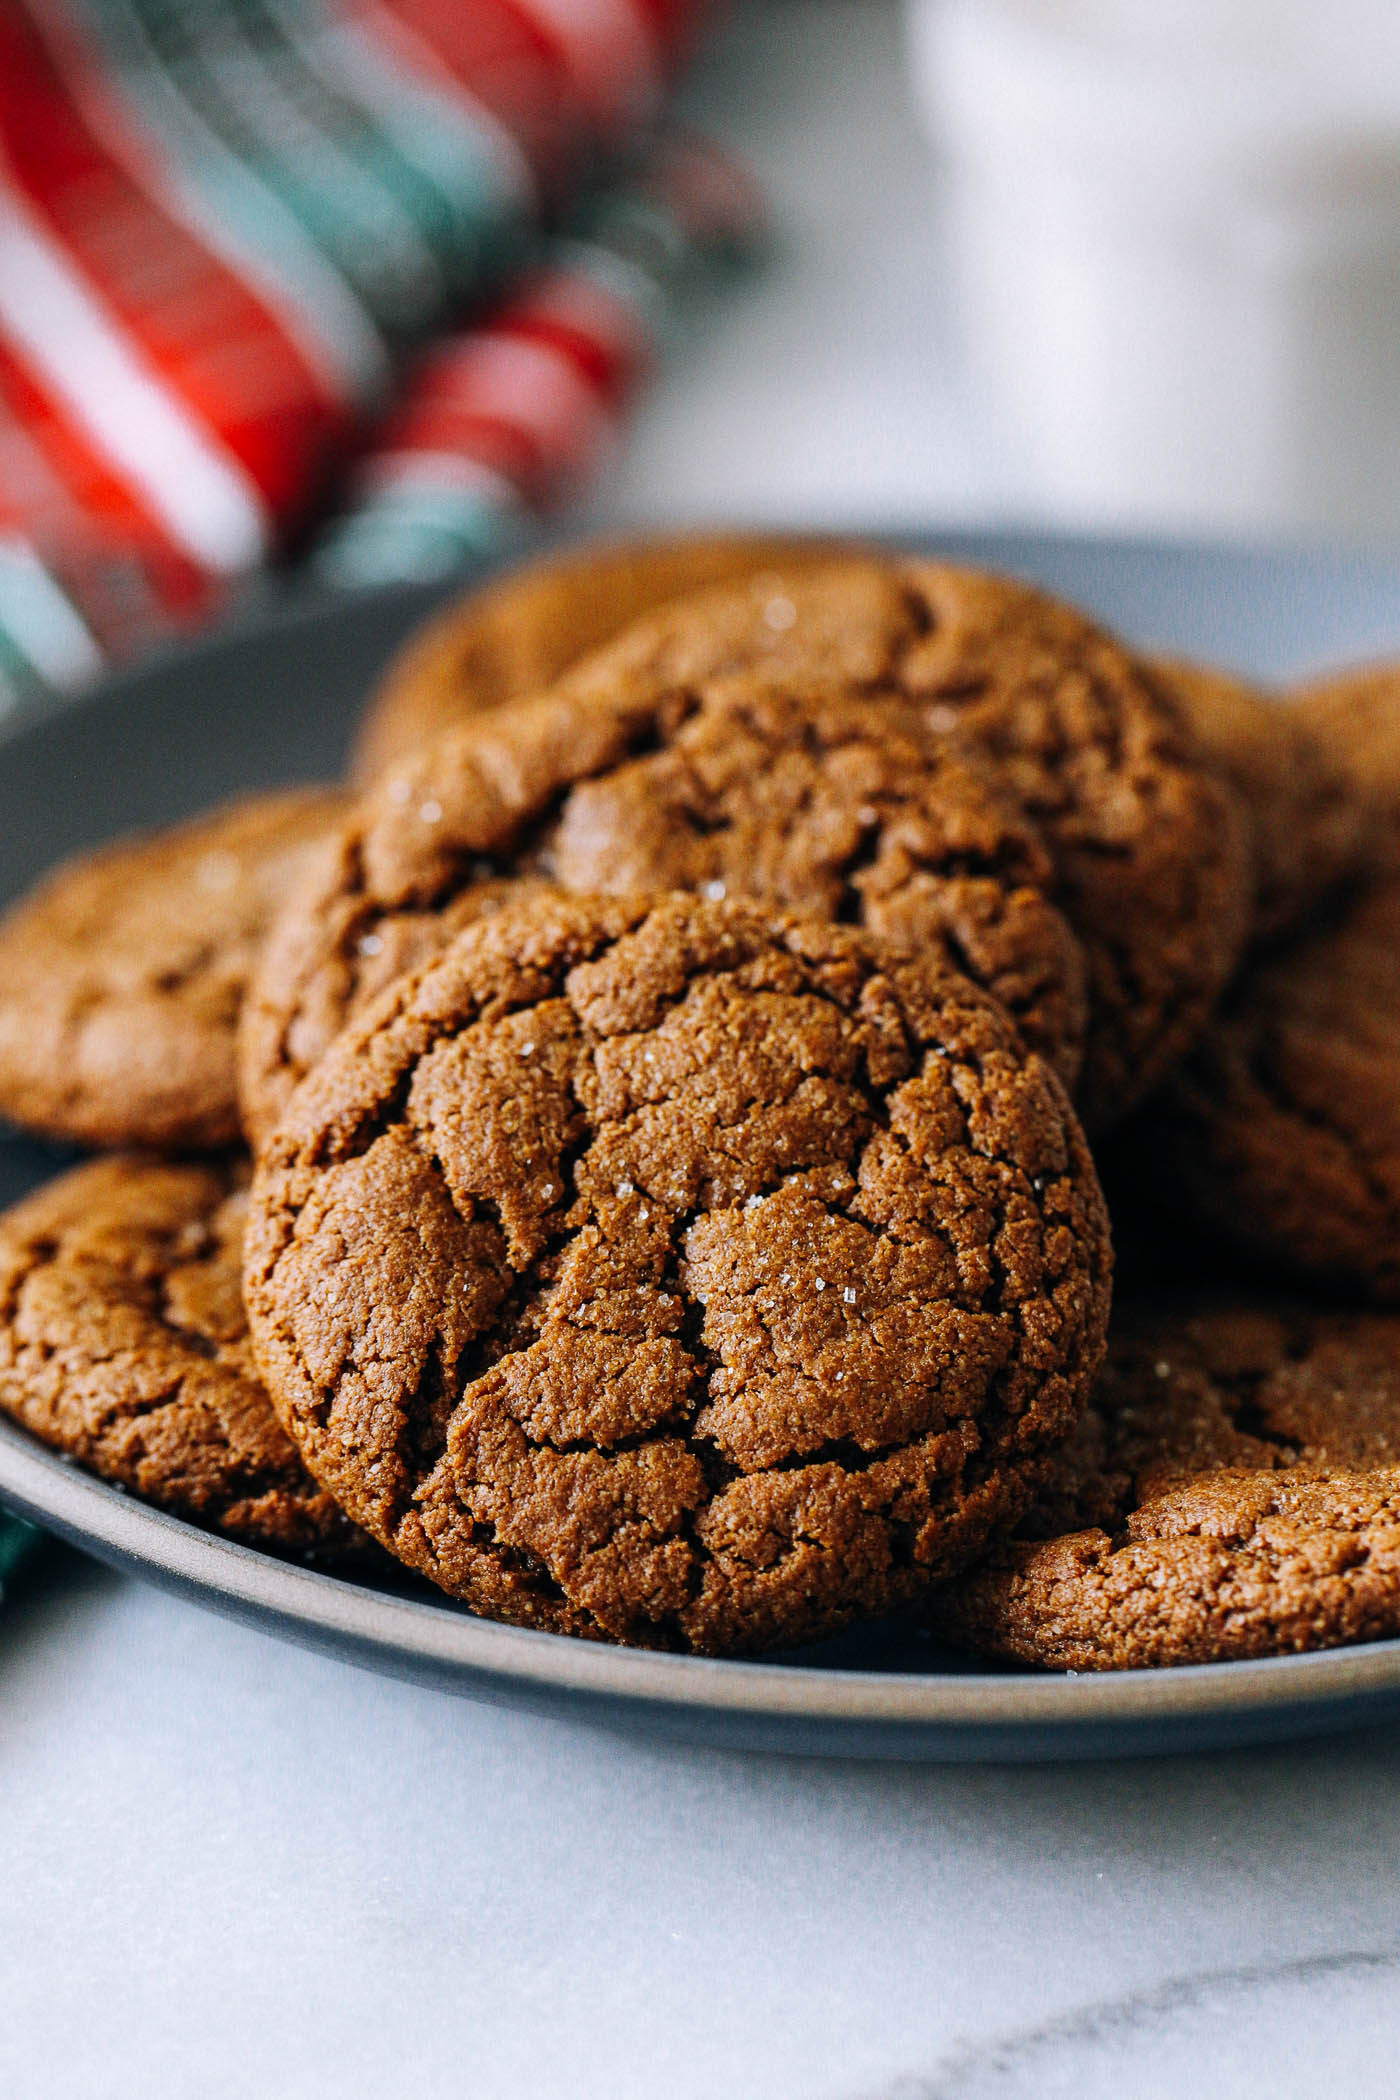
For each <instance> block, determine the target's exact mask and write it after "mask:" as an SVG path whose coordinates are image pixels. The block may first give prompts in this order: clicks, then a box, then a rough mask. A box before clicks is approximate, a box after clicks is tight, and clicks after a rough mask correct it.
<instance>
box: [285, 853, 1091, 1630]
mask: <svg viewBox="0 0 1400 2100" xmlns="http://www.w3.org/2000/svg"><path fill="white" fill-rule="evenodd" d="M1109 1267H1110V1256H1109V1252H1108V1236H1107V1221H1106V1217H1105V1214H1104V1211H1103V1207H1102V1199H1101V1197H1100V1194H1099V1191H1098V1186H1097V1182H1096V1179H1095V1176H1094V1171H1093V1166H1092V1162H1091V1161H1090V1158H1089V1155H1088V1151H1087V1148H1086V1146H1085V1143H1084V1140H1083V1136H1082V1133H1081V1132H1080V1130H1079V1127H1078V1124H1077V1122H1076V1120H1075V1118H1074V1116H1073V1113H1072V1111H1071V1110H1070V1108H1069V1105H1068V1102H1067V1099H1066V1097H1065V1094H1064V1091H1063V1089H1062V1088H1061V1086H1060V1085H1059V1083H1058V1081H1057V1080H1056V1079H1055V1077H1054V1075H1053V1074H1052V1073H1051V1071H1050V1070H1049V1068H1048V1067H1047V1066H1046V1065H1045V1064H1044V1062H1043V1061H1042V1060H1041V1059H1039V1058H1038V1057H1036V1056H1034V1055H1033V1054H1032V1053H1028V1052H1026V1051H1025V1050H1024V1049H1023V1048H1022V1046H1021V1045H1020V1044H1019V1043H1018V1041H1017V1040H1016V1038H1015V1036H1014V1034H1013V1032H1012V1031H1011V1029H1010V1028H1009V1026H1008V1024H1007V1022H1006V1019H1005V1017H1004V1015H1003V1014H1002V1013H1001V1012H1000V1011H999V1009H997V1008H996V1007H995V1006H994V1005H993V1004H992V1002H991V1001H990V1000H988V999H987V998H986V997H985V996H984V995H983V994H981V993H979V992H978V991H977V990H976V988H975V987H973V986H972V985H970V984H969V983H967V982H966V981H965V980H962V979H958V978H954V977H950V976H947V975H940V974H939V973H937V972H935V971H932V970H930V969H929V968H928V967H927V966H925V965H921V964H919V963H917V962H915V961H912V960H910V959H908V958H906V957H903V956H901V955H899V954H898V952H896V951H892V950H889V949H887V948H884V947H883V946H882V945H881V944H880V943H878V942H876V941H874V940H872V939H871V938H870V937H869V936H867V935H864V934H861V933H858V932H855V931H852V930H850V929H846V928H842V927H837V926H833V925H830V924H828V923H825V922H820V921H816V920H811V919H801V918H796V917H790V916H787V915H778V914H774V913H771V912H765V911H764V910H762V909H761V908H759V907H756V906H751V905H739V904H734V903H710V902H706V901H704V900H700V899H696V898H692V897H684V896H676V897H670V898H666V899H663V900H660V901H658V902H651V903H649V902H647V901H646V900H640V901H638V900H624V899H620V898H619V899H606V898H598V899H585V898H573V897H567V896H564V895H562V894H560V895H556V896H555V897H552V898H541V899H537V900H535V901H534V902H532V903H530V904H528V905H523V906H519V907H516V908H513V909H511V910H509V911H505V912H502V913H500V914H499V915H498V916H497V917H495V918H493V919H490V920H487V921H485V922H483V923H481V924H479V925H477V926H475V927H472V928H469V929H468V930H467V931H466V932H464V933H462V934H460V935H458V936H457V938H456V939H455V940H454V942H453V943H452V944H451V946H450V947H449V948H448V949H447V950H446V951H445V952H444V953H443V954H442V955H441V956H440V957H439V958H438V960H436V961H435V962H433V963H431V964H429V965H427V966H425V967H424V968H423V969H421V970H419V971H417V972H416V973H413V974H412V975H410V976H408V977H407V978H404V979H400V980H399V981H398V982H397V983H396V984H395V985H394V986H392V987H391V988H390V989H389V990H388V991H387V992H386V993H384V994H383V995H382V997H381V998H380V1000H379V1001H378V1002H376V1004H375V1005H374V1006H373V1007H372V1008H371V1009H370V1010H369V1011H368V1012H367V1013H366V1014H365V1015H363V1016H362V1017H361V1019H360V1020H359V1021H357V1022H355V1023H353V1024H352V1025H351V1027H350V1028H349V1029H348V1030H347V1031H346V1032H345V1033H344V1034H343V1035H342V1036H341V1037H340V1039H339V1040H338V1041H337V1042H336V1044H335V1045H334V1046H333V1047H332V1049H331V1050H330V1051H329V1052H328V1053H327V1055H326V1057H325V1058H324V1059H323V1060H322V1062H321V1063H320V1065H319V1066H318V1067H317V1069H316V1071H315V1072H314V1073H313V1074H312V1075H311V1076H310V1077H309V1078H308V1079H307V1081H306V1082H305V1083H304V1085H303V1086H302V1087H301V1088H300V1089H299V1090H298V1092H297V1094H296V1095H295V1097H294V1098H293V1100H292V1103H291V1105H290V1107H289V1109H288V1111H287V1114H286V1116H285V1118H284V1120H283V1122H282V1123H281V1124H280V1126H279V1127H278V1130H277V1131H276V1133H275V1135H274V1137H273V1139H272V1140H271V1142H270V1144H269V1146H268V1147H267V1149H266V1150H265V1151H264V1153H263V1154H262V1156H261V1158H260V1161H259V1165H258V1170H257V1175H256V1178H255V1183H254V1195H253V1206H252V1215H251V1219H250V1226H249V1232H248V1238H247V1252H246V1267H245V1279H244V1280H245V1292H246V1296H247V1302H248V1307H249V1317H250V1322H251V1325H252V1329H253V1335H254V1342H255V1347H256V1350H257V1355H258V1362H259V1365H260V1368H261V1370H262V1373H263V1375H264V1377H265V1379H266V1380H267V1383H268V1388H269V1390H270V1391H271V1392H272V1393H273V1395H274V1398H275V1402H276V1405H277V1407H278V1410H279V1413H280V1414H281V1416H282V1418H283V1420H284V1422H285V1423H286V1424H287V1426H288V1427H289V1429H290V1430H291V1432H292V1434H293V1435H294V1437H295V1438H296V1440H297V1442H298V1443H299V1445H300V1447H301V1449H302V1452H303V1455H304V1456H305V1458H306V1461H307V1463H308V1465H309V1466H310V1468H311V1470H312V1471H313V1472H314V1473H315V1474H316V1475H317V1476H318V1478H320V1479H321V1480H322V1481H324V1482H325V1484H326V1485H327V1486H328V1487H329V1488H330V1489H331V1490H332V1491H333V1492H334V1493H335V1494H336V1496H337V1497H338V1499H340V1500H341V1501H342V1502H343V1503H344V1506H345V1507H346V1509H347V1510H348V1511H349V1512H350V1513H351V1514H352V1515H353V1516H354V1517H355V1518H356V1519H357V1520H358V1521H359V1522H361V1523H363V1524H364V1525H365V1527H366V1528H367V1529H368V1530H369V1531H371V1532H372V1533H373V1534H374V1535H375V1536H376V1537H377V1538H379V1539H380V1540H381V1541H382V1542H383V1543H384V1544H385V1545H387V1546H389V1547H390V1548H391V1550H392V1551H394V1552H395V1553H397V1554H398V1555H399V1557H400V1558H401V1559H402V1560H404V1561H405V1562H407V1563H408V1565H410V1566H411V1567H414V1568H416V1569H418V1570H420V1571H421V1572H422V1573H424V1574H426V1575H428V1576H429V1577H430V1578H431V1579H432V1580H433V1581H435V1582H436V1583H438V1584H439V1585H440V1586H441V1587H443V1588H444V1589H447V1590H449V1591H450V1592H452V1593H453V1594H454V1595H456V1596H458V1597H460V1598H463V1599H465V1600H466V1601H467V1602H468V1603H469V1604H471V1605H472V1606H473V1607H474V1608H475V1609H477V1610H479V1611H481V1612H483V1613H486V1614H488V1615H490V1616H494V1617H500V1618H506V1619H511V1620H515V1621H517V1622H520V1623H523V1624H527V1625H533V1626H537V1627H543V1628H547V1629H551V1630H554V1631H562V1632H572V1633H581V1634H586V1635H590V1636H593V1637H597V1638H606V1639H612V1640H618V1641H626V1642H633V1643H640V1644H645V1645H653V1646H661V1647H670V1648H679V1649H694V1650H700V1651H706V1652H742V1651H745V1650H754V1649H759V1648H764V1647H771V1646H774V1645H779V1644H783V1643H789V1642H795V1641H799V1640H803V1639H807V1638H810V1637H812V1636H815V1635H817V1634H820V1633H822V1632H825V1631H827V1630H830V1629H832V1628H835V1627H836V1626H839V1625H840V1624H842V1623H844V1622H845V1621H847V1620H849V1619H851V1618H853V1617H857V1616H868V1615H872V1614H876V1613H879V1612H882V1611H885V1610H888V1609H890V1608H892V1607H893V1606H896V1605H898V1604H901V1603H907V1602H909V1601H911V1600H913V1599H916V1598H918V1597H919V1596H921V1595H922V1594H923V1592H924V1591H925V1589H926V1587H927V1584H928V1582H929V1580H930V1578H931V1577H932V1576H933V1575H935V1574H937V1573H942V1572H946V1571H949V1570H951V1569H952V1568H954V1567H956V1566H958V1565H961V1564H962V1563H964V1562H965V1561H966V1560H967V1559H968V1558H970V1557H971V1555H972V1554H973V1553H975V1552H976V1550H977V1549H978V1547H979V1545H981V1544H982V1543H983V1542H984V1541H985V1539H986V1538H987V1537H988V1536H989V1534H990V1533H991V1531H992V1530H993V1529H994V1528H995V1527H996V1526H998V1525H1004V1524H1007V1523H1009V1522H1012V1521H1014V1518H1015V1517H1016V1515H1018V1514H1019V1512H1020V1510H1021V1509H1022V1508H1023V1507H1024V1505H1025V1502H1026V1500H1027V1499H1028V1496H1029V1494H1030V1491H1031V1487H1032V1485H1033V1483H1034V1482H1035V1481H1036V1479H1037V1478H1038V1477H1039V1475H1040V1472H1041V1470H1042V1469H1043V1465H1044V1459H1045V1454H1046V1452H1047V1451H1048V1450H1049V1449H1050V1448H1052V1447H1053V1446H1054V1445H1055V1444H1056V1443H1057V1442H1058V1441H1059V1440H1060V1439H1062V1438H1063V1437H1064V1436H1065V1435H1066V1434H1067V1433H1068V1431H1069V1429H1070V1427H1071V1426H1072V1424H1073V1422H1074V1420H1075V1418H1076V1415H1077V1413H1078V1411H1079V1409H1080V1407H1081V1405H1082V1403H1083V1398H1084V1395H1085V1393H1086V1392H1087V1390H1088V1387H1089V1384H1090V1383H1091V1382H1092V1378H1093V1375H1094V1372H1095V1369H1096V1367H1097V1364H1098V1361H1099V1356H1100V1352H1101V1346H1102V1336H1103V1329H1104V1325H1105V1322H1106V1315H1107V1301H1108V1278H1109Z"/></svg>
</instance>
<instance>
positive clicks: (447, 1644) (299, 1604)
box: [0, 1418, 1400, 1733]
mask: <svg viewBox="0 0 1400 2100" xmlns="http://www.w3.org/2000/svg"><path fill="white" fill-rule="evenodd" d="M0 1494H3V1495H4V1496H5V1498H6V1499H7V1501H9V1503H10V1504H11V1506H12V1507H16V1508H17V1509H18V1510H19V1512H20V1514H22V1515H25V1516H29V1517H32V1518H34V1519H35V1520H37V1521H38V1522H39V1523H41V1524H48V1525H49V1526H51V1527H52V1528H54V1529H56V1530H57V1531H58V1532H59V1534H60V1535H61V1536H63V1537H65V1538H67V1539H68V1540H70V1542H72V1543H73V1544H76V1545H79V1546H81V1547H83V1548H85V1549H86V1550H89V1551H96V1552H97V1553H98V1554H99V1557H101V1558H104V1559H109V1560H110V1561H112V1562H115V1563H116V1564H119V1565H121V1566H124V1567H128V1568H133V1569H136V1570H139V1571H144V1572H145V1574H146V1575H147V1576H148V1577H149V1578H153V1579H156V1580H158V1581H161V1582H163V1583H165V1584H166V1585H167V1586H170V1587H174V1588H177V1589H178V1590H180V1591H181V1592H182V1593H184V1594H186V1595H189V1596H192V1597H194V1598H195V1599H197V1600H198V1601H200V1602H203V1603H204V1604H206V1605H208V1606H210V1607H212V1608H215V1609H222V1610H224V1611H228V1610H229V1609H230V1608H232V1609H233V1610H234V1611H235V1612H236V1613H237V1615H238V1616H240V1617H244V1618H248V1619H250V1620H253V1621H255V1622H256V1621H259V1620H266V1619H267V1618H269V1617H270V1618H271V1619H273V1620H274V1621H276V1622H277V1624H278V1626H279V1629H281V1628H285V1629H287V1630H288V1631H289V1632H295V1631H298V1630H299V1631H301V1632H302V1633H304V1634H306V1635H309V1636H320V1637H321V1638H322V1639H323V1640H325V1641H328V1642H331V1643H334V1644H337V1645H339V1646H344V1645H346V1644H348V1645H349V1647H350V1648H351V1650H352V1651H354V1652H355V1654H356V1656H357V1658H358V1659H359V1660H361V1661H371V1660H372V1659H384V1658H390V1657H393V1656H400V1657H402V1658H403V1659H405V1660H409V1659H411V1660H413V1661H416V1662H418V1663H420V1664H423V1665H425V1666H427V1667H429V1668H432V1669H435V1670H439V1671H443V1672H446V1673H448V1674H455V1675H459V1676H461V1677H462V1678H463V1679H464V1680H466V1679H468V1678H477V1679H484V1680H486V1681H488V1682H493V1683H498V1684H499V1685H500V1686H501V1687H502V1688H503V1690H504V1689H508V1688H515V1689H517V1690H524V1689H529V1690H531V1691H534V1692H536V1693H540V1694H569V1693H575V1694H583V1695H584V1696H585V1697H586V1698H588V1699H590V1700H603V1701H610V1702H614V1703H617V1702H621V1703H623V1704H624V1705H627V1706H630V1707H634V1708H639V1707H646V1706H652V1707H656V1706H662V1707H666V1708H669V1709H672V1710H680V1711H685V1712H709V1713H712V1714H717V1713H722V1714H727V1715H729V1716H731V1717H734V1718H736V1719H737V1718H746V1719H749V1720H755V1721H763V1720H767V1721H772V1722H806V1723H822V1722H826V1723H834V1724H838V1725H847V1726H851V1725H857V1726H858V1725H860V1724H878V1725H882V1726H891V1725H894V1726H901V1727H908V1728H911V1729H923V1730H929V1729H947V1728H969V1729H971V1728H978V1729H1006V1728H1018V1729H1025V1730H1037V1731H1041V1732H1044V1731H1046V1730H1065V1731H1071V1730H1073V1731H1075V1732H1076V1733H1078V1732H1082V1731H1086V1730H1089V1729H1093V1728H1112V1727H1123V1726H1125V1725H1127V1724H1137V1725H1139V1726H1141V1725H1144V1724H1150V1723H1151V1722H1152V1721H1154V1720H1161V1721H1165V1720H1168V1719H1172V1720H1186V1719H1193V1720H1198V1721H1210V1722H1222V1721H1225V1720H1227V1719H1228V1718H1229V1716H1230V1715H1232V1714H1240V1713H1249V1714H1252V1715H1255V1716H1259V1715H1260V1714H1264V1713H1269V1712H1279V1711H1283V1710H1286V1709H1288V1708H1292V1707H1297V1706H1299V1705H1300V1704H1303V1703H1306V1704H1308V1705H1310V1706H1312V1705H1316V1704H1318V1703H1320V1702H1327V1703H1329V1704H1330V1703H1331V1702H1333V1701H1337V1702H1341V1701H1351V1700H1358V1699H1360V1700H1366V1699H1371V1698H1376V1697H1380V1696H1383V1695H1385V1694H1387V1693H1400V1638H1397V1639H1391V1640H1385V1641H1371V1642H1365V1643H1357V1644H1355V1645H1353V1646H1350V1647H1342V1648H1328V1649H1321V1650H1317V1651H1314V1652H1311V1653H1307V1654H1300V1655H1285V1656H1267V1657H1261V1658H1259V1659H1257V1660H1253V1661H1240V1662H1218V1663H1196V1664H1185V1665H1176V1666H1173V1667H1172V1668H1170V1669H1165V1668H1164V1669H1156V1670H1150V1669H1149V1670H1104V1671H1081V1672H1078V1673H1075V1672H1073V1671H1045V1672H1035V1671H1025V1672H1010V1671H1008V1672H1005V1673H995V1674H982V1673H979V1672H975V1671H967V1672H954V1671H928V1672H912V1671H890V1670H859V1669H854V1670H853V1669H849V1668H846V1667H845V1666H844V1665H843V1666H842V1667H840V1668H837V1669H821V1668H814V1667H812V1666H811V1665H808V1664H801V1663H786V1662H773V1661H765V1660H764V1659H763V1658H761V1657H759V1658H752V1659H750V1658H741V1659H735V1658H729V1659H726V1658H720V1657H711V1656H694V1655H671V1654H665V1653H661V1652H658V1651H656V1650H653V1649H642V1648H621V1647H613V1646H611V1645H609V1644H607V1643H605V1642H601V1641H596V1642H595V1641H581V1640H576V1639H574V1638H572V1637H571V1636H569V1635H567V1634H558V1633H543V1632H537V1631H535V1630H534V1629H532V1628H527V1627H518V1626H510V1625H506V1624H504V1623H502V1622H499V1621H496V1620H491V1619H484V1618H480V1617H478V1616H477V1615H476V1614H475V1613H473V1612H469V1611H467V1610H465V1609H464V1608H463V1607H462V1606H460V1605H456V1604H453V1603H452V1602H451V1601H450V1600H447V1599H444V1601H443V1602H442V1603H441V1604H438V1603H437V1602H435V1601H434V1600H432V1599H429V1598H419V1597H412V1596H405V1597H396V1596H394V1595H392V1594H391V1593H390V1592H388V1591H382V1590H378V1589H375V1588H373V1587H371V1586H370V1585H368V1584H365V1583H359V1582H353V1581H346V1580H345V1579H343V1578H342V1577H340V1576H337V1575H333V1574H330V1573H328V1572H326V1571H324V1570H322V1569H319V1568H314V1567H309V1566H306V1565H303V1564H300V1563H298V1562H295V1561H286V1560H281V1559H279V1558H277V1557H276V1556H275V1555H273V1554H270V1553H262V1552H259V1551H258V1550H257V1549H256V1548H255V1547H251V1546H244V1545H240V1544H238V1543H237V1542H236V1541H235V1540H232V1539H226V1538H222V1537H220V1536H219V1535H218V1534H217V1533H214V1532H207V1531H202V1530H201V1529H200V1528H199V1527H198V1526H197V1525H194V1524H191V1523H188V1522H187V1521H186V1520H185V1519H183V1518H181V1517H176V1516H174V1515H172V1514H171V1513H170V1512H169V1511H167V1510H162V1509H158V1508H156V1507H155V1506H154V1505H152V1504H150V1503H145V1502H141V1501H138V1500H137V1499H136V1498H135V1497H134V1496H132V1495H128V1494H126V1493H124V1492H123V1491H122V1490H120V1489H118V1488H116V1487H113V1486H111V1485H110V1484H109V1483H108V1482H106V1481H103V1480H99V1479H97V1478H96V1477H95V1476H93V1475H91V1474H88V1473H85V1472H83V1471H81V1470H80V1469H79V1467H78V1466H77V1465H76V1464H75V1463H74V1462H73V1461H72V1460H70V1459H66V1458H63V1457H61V1456H60V1455H59V1454H57V1453H55V1452H53V1451H50V1450H49V1449H47V1448H46V1447H45V1446H44V1445H42V1444H40V1443H39V1442H38V1441H37V1439H36V1438H34V1437H33V1436H31V1435H30V1434H29V1432H28V1431H26V1430H24V1429H21V1428H20V1427H19V1426H18V1425H17V1424H15V1423H13V1422H10V1421H7V1420H4V1419H3V1418H0Z"/></svg>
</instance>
